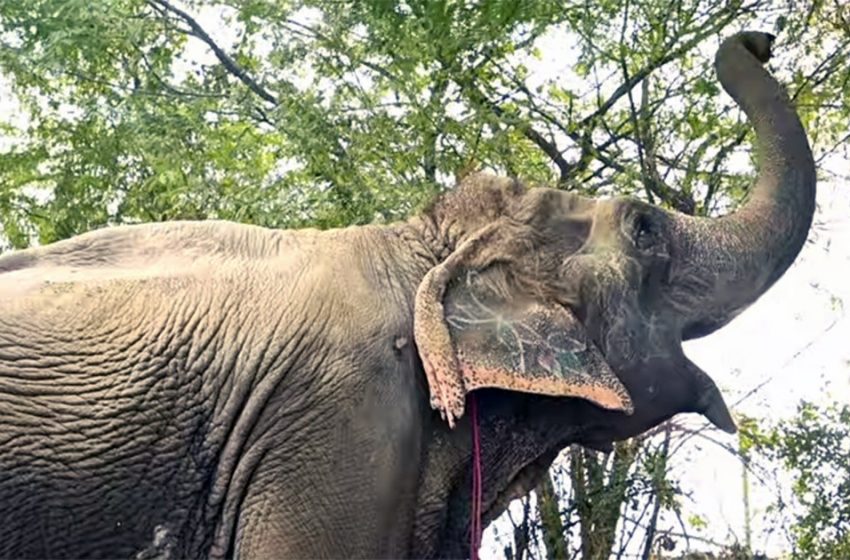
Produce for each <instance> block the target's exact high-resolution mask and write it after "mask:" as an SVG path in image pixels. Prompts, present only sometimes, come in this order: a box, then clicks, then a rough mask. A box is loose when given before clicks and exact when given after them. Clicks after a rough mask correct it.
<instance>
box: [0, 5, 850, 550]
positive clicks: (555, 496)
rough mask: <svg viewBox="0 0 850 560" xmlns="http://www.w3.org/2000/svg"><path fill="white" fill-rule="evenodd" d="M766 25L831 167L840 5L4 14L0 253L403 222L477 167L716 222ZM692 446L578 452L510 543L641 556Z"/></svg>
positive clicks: (847, 36) (660, 543)
mask: <svg viewBox="0 0 850 560" xmlns="http://www.w3.org/2000/svg"><path fill="white" fill-rule="evenodd" d="M765 25H768V27H771V28H773V29H775V30H777V31H778V32H779V35H780V41H781V44H782V45H781V48H780V49H778V51H779V53H778V54H779V57H778V59H777V60H776V61H775V62H774V63H772V65H773V68H774V70H775V72H776V73H778V74H779V76H780V77H781V78H782V79H783V81H784V82H786V83H787V84H788V91H789V94H790V95H791V96H792V98H793V99H794V100H795V101H796V103H797V106H798V109H799V111H800V113H801V115H802V118H803V121H804V124H805V125H806V126H807V128H808V129H809V131H810V133H811V136H812V142H813V147H814V149H815V153H816V157H817V158H818V160H819V161H820V160H821V159H822V158H824V157H825V156H827V155H828V154H831V153H834V152H835V151H837V150H839V149H841V148H842V146H843V144H844V142H845V141H846V140H847V138H848V136H850V134H848V132H847V130H846V122H847V117H848V107H850V103H848V99H849V98H850V77H848V76H850V75H848V72H847V67H846V60H847V58H848V53H850V15H848V10H847V8H846V7H844V5H843V3H842V2H840V1H838V0H832V1H830V0H826V1H823V2H814V3H811V4H810V5H807V6H806V9H801V7H800V6H799V5H798V4H797V3H795V2H790V3H788V2H779V1H778V0H773V1H767V0H763V1H762V0H752V1H749V2H748V1H744V0H732V1H728V0H709V1H702V0H699V1H698V0H680V1H676V2H673V3H672V4H671V3H670V2H669V0H663V1H662V0H640V1H638V0H605V1H600V2H585V1H578V0H571V1H567V2H561V1H557V2H556V1H554V0H553V1H540V0H480V1H475V2H460V1H453V0H407V1H399V2H390V1H387V0H366V1H353V0H289V1H287V2H280V1H278V0H275V1H271V0H222V1H201V0H186V1H181V2H178V1H177V0H101V1H100V2H95V3H92V2H87V1H82V0H19V1H17V2H4V3H0V76H2V80H0V83H2V82H5V83H6V84H7V86H8V91H7V92H6V93H4V96H3V105H4V106H6V107H13V109H12V110H9V111H6V112H0V127H2V134H3V136H4V137H5V139H6V141H5V142H3V143H0V225H2V229H0V249H2V248H4V247H25V246H27V245H30V244H32V243H47V242H51V241H55V240H58V239H62V238H66V237H69V236H71V235H74V234H77V233H81V232H83V231H86V230H90V229H93V228H95V227H100V226H103V225H106V224H116V223H132V222H139V221H150V220H166V219H178V218H191V219H204V218H224V219H232V220H237V221H242V222H250V223H256V224H260V225H266V226H271V227H291V226H303V225H313V226H318V227H334V226H340V225H346V224H359V223H368V222H372V221H389V220H395V219H399V218H402V217H404V216H406V215H408V214H409V213H410V212H412V211H414V210H415V209H416V208H418V207H419V206H420V205H422V204H424V203H425V202H427V201H428V200H429V199H430V198H432V197H433V196H434V194H435V193H437V192H439V191H440V190H442V189H445V188H447V187H449V186H451V184H452V182H453V177H454V176H455V175H458V174H463V173H465V172H467V171H468V170H470V169H474V168H479V167H489V168H492V169H495V170H496V171H499V172H502V173H509V174H514V175H518V176H521V177H523V178H525V179H527V180H530V181H542V182H546V183H549V184H554V185H558V186H560V187H561V188H565V189H576V190H581V191H582V192H585V193H587V194H589V195H611V194H631V195H634V196H638V197H641V198H644V199H646V200H649V201H651V202H654V203H658V204H662V205H664V206H667V207H671V208H676V209H678V210H681V211H684V212H687V213H693V214H704V215H713V214H717V213H721V212H723V211H725V210H727V209H728V208H730V207H734V206H735V205H736V204H737V203H738V202H740V200H741V199H742V198H743V197H744V196H745V194H746V188H747V186H748V185H749V183H750V178H751V175H752V171H751V166H746V165H744V166H741V165H736V164H735V162H736V161H737V162H740V161H741V159H742V158H743V159H746V157H747V156H749V155H750V151H749V145H750V144H749V142H748V138H749V135H750V128H749V126H748V124H747V123H746V121H745V119H744V118H743V117H742V115H741V114H740V113H739V112H738V111H737V110H736V109H733V108H732V107H733V105H732V102H731V100H730V99H728V97H726V96H725V95H724V94H722V93H721V91H720V89H719V87H718V85H717V83H716V80H715V78H714V76H713V70H712V65H711V56H712V54H713V51H714V48H715V47H716V46H717V44H718V40H719V37H721V36H725V35H728V34H730V33H731V32H733V31H734V30H737V29H740V28H743V27H750V26H756V27H761V28H764V27H765ZM553 59H555V60H553ZM561 59H563V60H561ZM542 68H545V69H546V70H541V69H542ZM553 68H558V71H557V72H556V71H554V70H553ZM689 437H693V435H692V434H690V435H689V432H688V430H686V429H685V428H684V427H682V426H679V425H677V424H669V425H667V426H664V427H662V428H660V429H659V431H658V433H657V434H656V435H655V436H654V437H644V438H641V439H638V440H634V441H631V442H625V443H623V444H619V445H617V446H616V447H615V449H614V451H613V454H610V455H605V454H598V453H597V452H591V451H587V450H581V449H573V450H571V451H570V453H569V454H568V455H569V458H568V462H569V463H568V464H569V467H563V466H562V470H561V471H558V470H556V471H553V474H554V476H553V478H552V479H547V481H544V485H543V486H541V488H539V496H540V498H541V499H540V500H537V501H536V502H535V504H536V506H535V507H534V508H532V507H530V505H529V504H530V502H528V503H527V504H526V506H527V507H525V511H526V515H525V519H526V522H525V525H524V527H525V529H521V527H523V525H522V524H520V526H519V527H520V528H518V532H517V533H516V534H515V535H514V536H515V537H516V538H515V541H516V542H521V541H523V539H525V542H526V544H527V543H529V542H531V541H535V539H536V536H535V534H533V533H534V531H533V530H532V529H534V527H535V526H538V527H541V530H542V531H543V532H544V533H545V534H546V543H545V544H544V545H543V546H542V547H538V552H539V551H540V550H549V553H550V554H554V555H560V554H561V553H562V552H563V553H564V554H571V553H572V552H569V551H570V550H573V549H574V548H576V547H573V548H570V547H572V546H573V545H572V544H571V543H574V542H578V543H579V546H578V547H577V550H581V551H583V553H584V554H585V556H586V557H599V558H601V557H605V554H606V549H608V551H607V552H608V553H609V554H610V553H611V551H614V552H615V553H617V551H618V550H619V551H620V552H619V553H620V554H622V553H623V550H624V548H623V546H624V545H623V542H625V541H624V539H626V537H627V536H628V535H629V532H631V535H632V537H628V539H626V541H629V542H631V540H632V539H639V538H643V539H644V541H643V543H642V544H641V545H639V546H638V548H639V549H640V551H641V552H640V554H641V555H642V556H643V557H644V558H648V557H650V556H651V555H652V554H655V553H656V552H657V551H658V550H659V547H660V548H661V549H663V548H664V546H666V544H665V543H668V542H670V539H674V535H673V533H674V531H673V530H672V529H669V530H668V528H664V527H661V525H660V521H659V514H660V513H663V512H665V511H671V512H673V513H674V514H676V513H677V507H678V506H677V504H678V500H679V499H680V497H681V495H682V491H681V490H679V489H677V487H676V485H675V483H674V482H673V480H672V478H671V475H670V466H669V465H670V459H671V457H673V456H674V454H675V452H676V450H677V449H679V448H680V446H679V445H678V444H677V438H689ZM566 481H569V484H566ZM636 511H637V512H640V515H632V514H631V513H630V512H632V513H633V512H636ZM630 515H631V521H630V520H629V519H630ZM534 516H537V517H538V518H539V519H542V520H543V521H545V523H543V525H542V526H540V525H539V524H537V525H535V524H534V523H531V522H530V521H529V520H530V519H531V517H534ZM624 527H631V528H630V529H627V530H625V532H624ZM682 527H684V524H682ZM638 528H639V530H638ZM573 531H575V532H574V533H573ZM679 532H680V533H682V532H685V531H684V529H682V530H681V531H679ZM523 535H525V536H523ZM565 535H574V537H573V538H574V540H573V541H569V542H568V541H567V540H565ZM636 535H641V536H636ZM559 536H560V539H561V540H558V537H559ZM665 539H666V540H665Z"/></svg>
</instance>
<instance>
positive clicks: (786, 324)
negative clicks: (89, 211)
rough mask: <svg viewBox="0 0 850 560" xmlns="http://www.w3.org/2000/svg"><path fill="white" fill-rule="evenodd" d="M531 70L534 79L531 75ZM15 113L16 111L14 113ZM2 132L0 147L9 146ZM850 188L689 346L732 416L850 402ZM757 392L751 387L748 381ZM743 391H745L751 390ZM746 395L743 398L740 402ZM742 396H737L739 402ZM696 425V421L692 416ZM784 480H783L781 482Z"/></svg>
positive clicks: (685, 469) (733, 481) (722, 504)
mask: <svg viewBox="0 0 850 560" xmlns="http://www.w3.org/2000/svg"><path fill="white" fill-rule="evenodd" d="M203 16H204V17H202V18H199V19H200V20H201V23H202V25H205V26H206V28H207V30H208V31H209V32H210V34H211V35H212V36H213V37H215V38H217V39H219V40H220V41H221V43H222V44H228V43H229V42H230V41H229V40H232V38H233V37H234V36H235V35H234V33H233V29H232V28H229V29H228V28H227V26H223V25H221V20H220V19H218V18H216V17H215V14H214V13H209V12H207V13H204V14H203ZM190 45H191V48H192V50H193V51H195V52H196V53H197V55H198V58H202V59H204V61H205V62H210V61H211V60H212V58H211V56H209V55H208V54H207V55H205V54H204V53H203V47H202V45H199V44H191V43H190ZM568 45H569V42H568V41H566V40H565V37H564V36H563V35H560V36H558V35H557V34H555V35H551V36H547V37H546V38H544V40H543V41H541V42H540V44H539V47H540V49H541V51H542V58H541V60H539V61H528V62H527V64H528V65H529V67H530V70H531V79H532V80H534V79H540V80H544V79H546V78H548V77H551V76H561V77H568V78H569V80H570V81H571V82H573V81H575V80H578V78H577V77H576V76H575V75H573V74H572V73H571V72H569V69H570V67H571V64H572V61H573V57H571V56H569V55H570V54H574V53H571V52H570V50H569V47H568ZM535 76H537V78H535ZM16 113H18V112H17V110H16V108H15V103H14V100H13V98H12V95H11V92H10V90H9V89H8V84H7V83H5V81H4V80H3V78H2V76H0V121H8V119H9V118H11V116H12V115H15V114H16ZM18 115H20V113H18ZM11 142H12V141H11V140H10V139H9V138H3V137H2V136H0V150H5V149H7V147H8V146H9V145H10V144H11ZM848 164H850V162H848V161H847V160H846V159H843V158H841V157H833V158H832V159H830V160H828V161H827V162H826V164H825V166H824V168H825V169H832V170H833V171H834V172H835V173H836V174H838V175H839V176H844V175H846V174H847V173H848V170H850V165H848ZM848 208H850V194H848V190H847V189H846V188H845V187H844V186H843V185H838V184H833V183H824V182H821V183H820V184H819V191H818V212H817V216H816V218H815V222H816V227H815V229H814V231H813V234H812V235H810V243H809V244H807V245H806V247H805V249H804V251H803V254H802V255H801V256H800V257H799V258H798V259H797V261H796V262H795V264H794V265H793V267H792V268H791V269H790V270H789V272H788V273H786V274H785V276H784V277H782V279H780V280H779V282H778V283H777V284H776V285H775V286H774V287H773V288H772V289H771V290H770V291H769V292H768V293H767V294H766V295H765V296H764V297H763V298H762V299H760V300H759V301H758V302H757V303H756V304H755V305H753V306H752V307H751V308H750V309H749V310H747V311H746V312H745V313H743V314H742V315H741V316H739V317H738V318H737V319H735V320H734V321H733V322H732V323H731V324H730V325H728V326H726V327H725V328H723V329H721V330H720V331H718V332H717V333H715V334H712V335H711V336H708V337H706V338H704V339H701V340H698V341H693V342H690V343H687V344H686V348H685V349H686V352H687V354H688V355H689V357H690V358H691V359H692V360H693V361H694V362H696V363H697V364H698V365H700V366H701V367H702V368H703V369H704V370H706V371H707V372H709V373H710V374H711V375H712V376H713V378H714V379H715V380H716V381H717V383H718V384H719V385H720V387H721V388H722V389H723V391H724V395H725V396H726V400H727V402H728V403H729V404H730V406H731V408H732V411H733V414H734V413H745V414H748V415H751V416H755V417H768V418H770V419H772V420H777V419H779V418H782V417H787V416H790V415H791V414H793V412H794V410H795V407H796V405H797V403H798V402H799V400H800V399H808V400H811V401H814V402H826V401H830V400H834V399H838V400H841V401H843V402H850V322H848V321H847V318H846V315H845V311H844V309H843V306H842V305H841V302H846V303H847V304H848V305H850V282H848V280H847V279H848V278H850V214H848V212H847V209H848ZM757 387H758V390H757V391H755V392H754V393H752V394H749V393H750V392H751V391H752V390H753V389H755V388H757ZM747 395H749V396H747ZM741 399H743V400H741ZM739 400H741V402H740V403H738V401H739ZM694 425H695V426H700V425H702V422H701V421H700V420H698V418H697V417H695V416H694ZM711 437H712V438H714V439H716V440H718V441H721V442H724V443H727V444H729V445H731V446H733V447H736V446H737V436H729V435H726V434H722V433H719V432H717V431H716V430H715V431H713V432H712V433H711ZM690 446H691V448H690V449H687V450H685V453H683V454H682V456H681V457H682V458H683V461H684V462H683V463H680V464H678V466H677V467H676V468H675V470H674V475H675V476H677V477H678V478H679V480H680V481H681V485H682V487H683V489H684V490H685V491H686V492H692V499H691V500H689V501H687V502H686V503H685V512H684V513H685V515H684V517H685V518H687V516H688V514H689V513H698V514H700V515H701V516H702V517H703V518H705V519H706V520H708V521H709V523H710V529H709V530H707V531H706V532H704V533H703V536H706V537H709V538H715V539H717V540H721V541H729V540H731V538H730V537H737V538H738V539H739V540H743V535H742V534H741V531H742V528H743V526H744V523H743V508H742V501H743V496H742V484H741V467H740V464H739V463H738V461H737V460H736V459H734V458H733V457H731V456H730V455H729V454H728V453H727V452H726V451H723V450H722V449H720V448H719V447H718V446H716V445H711V444H707V443H706V441H704V440H700V439H695V440H694V441H693V443H692V444H690ZM786 482H787V481H786ZM751 492H752V493H751V503H752V505H753V512H754V515H753V535H754V538H753V544H754V546H755V548H756V549H757V550H759V549H761V550H765V548H766V549H767V551H768V552H773V553H776V552H779V551H781V550H783V549H784V550H787V543H786V542H785V541H784V540H783V537H782V536H781V535H773V536H771V537H769V538H768V537H766V536H765V535H764V534H763V533H762V529H763V528H764V527H763V525H762V524H761V523H760V520H761V519H762V517H763V515H762V513H763V511H764V508H765V507H766V506H767V505H768V504H769V503H770V500H771V490H770V489H767V488H763V487H761V486H760V485H759V484H758V482H757V481H753V484H752V490H751ZM482 556H484V557H488V556H493V557H496V558H501V557H502V555H501V549H500V547H497V546H496V543H495V541H494V530H493V528H491V529H490V530H489V531H487V533H486V534H485V539H484V543H483V547H482Z"/></svg>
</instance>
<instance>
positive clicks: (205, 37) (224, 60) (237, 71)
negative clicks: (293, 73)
mask: <svg viewBox="0 0 850 560" xmlns="http://www.w3.org/2000/svg"><path fill="white" fill-rule="evenodd" d="M147 3H148V5H149V6H151V7H152V8H154V9H159V10H165V11H167V12H170V13H172V14H174V15H176V16H177V17H179V18H180V19H182V20H183V21H184V22H186V25H188V26H189V29H191V34H192V35H193V36H195V37H197V38H198V39H200V40H201V41H203V42H204V43H205V44H206V45H207V46H208V47H209V48H210V50H211V51H212V52H213V54H215V56H216V58H217V59H218V61H219V62H220V63H221V65H222V66H224V68H225V69H226V70H227V71H228V72H230V74H232V75H233V76H235V77H236V78H237V79H239V81H240V82H242V83H243V84H245V85H246V86H248V89H250V90H251V91H253V92H254V93H255V94H257V95H258V96H259V97H261V98H262V99H263V100H265V101H267V102H269V103H271V104H273V105H277V103H278V100H277V98H276V97H275V96H274V95H272V94H271V93H270V92H269V91H268V90H267V89H265V88H264V87H263V86H261V85H260V84H259V83H258V82H257V81H256V80H254V79H253V78H251V77H250V76H249V75H248V73H247V72H246V71H245V69H244V68H242V67H241V66H239V64H237V63H236V61H235V60H233V59H232V58H231V57H230V56H229V55H228V54H227V53H226V52H224V50H223V49H222V48H221V47H220V46H218V44H217V43H216V42H215V41H213V39H212V37H210V36H209V34H207V32H206V31H204V28H203V27H201V25H200V24H199V23H198V22H197V20H195V18H193V17H192V16H190V15H189V14H187V13H186V12H184V11H183V10H181V9H180V8H178V7H176V6H174V5H172V4H170V3H169V2H167V1H166V0H147Z"/></svg>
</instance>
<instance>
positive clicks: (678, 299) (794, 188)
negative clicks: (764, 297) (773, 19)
mask: <svg viewBox="0 0 850 560" xmlns="http://www.w3.org/2000/svg"><path fill="white" fill-rule="evenodd" d="M772 41H773V36H772V35H768V34H765V33H757V32H743V33H738V34H736V35H733V36H732V37H730V38H728V39H726V40H725V41H724V42H723V43H722V44H721V46H720V49H719V50H718V52H717V56H716V58H715V68H716V71H717V75H718V78H719V79H720V82H721V84H722V85H723V88H724V89H725V90H726V91H727V92H728V93H729V95H731V96H732V98H733V99H734V100H735V101H736V103H738V105H739V106H740V107H741V108H742V109H743V111H744V112H745V113H746V114H747V117H748V118H749V120H750V121H751V122H752V123H753V126H754V128H755V130H756V137H757V141H756V145H757V154H758V161H759V174H758V178H757V180H756V182H755V185H754V186H753V188H752V190H751V192H750V194H749V199H748V200H747V202H746V203H745V204H744V205H743V206H742V207H741V208H740V209H739V210H738V211H737V212H735V213H733V214H731V215H728V216H724V217H722V218H715V219H708V218H694V217H690V216H685V215H679V214H676V215H675V216H674V217H673V228H674V236H673V237H674V241H673V247H672V249H673V251H674V252H675V255H674V257H675V258H674V259H673V262H674V263H676V264H675V265H674V268H673V269H671V271H670V283H671V286H672V290H671V298H672V303H673V305H675V306H676V307H677V308H678V309H680V310H681V313H682V316H683V323H682V328H683V331H682V337H683V339H689V338H696V337H700V336H704V335H706V334H709V333H710V332H712V331H714V330H715V329H717V328H719V327H721V326H723V325H724V324H726V323H727V322H728V321H730V320H731V319H732V318H733V317H735V315H737V314H738V313H739V312H740V311H742V310H743V309H744V308H746V307H747V306H748V305H749V304H751V303H752V302H754V301H755V300H756V299H757V298H758V297H759V296H760V295H761V294H762V293H764V291H765V290H767V289H768V288H769V287H770V286H771V285H772V284H773V283H774V282H775V281H776V280H777V279H778V278H779V277H780V276H781V275H782V274H783V273H784V272H785V270H786V269H787V268H788V267H789V266H790V265H791V263H792V262H793V261H794V259H795V258H796V256H797V254H798V253H799V252H800V250H801V249H802V247H803V244H804V243H805V240H806V236H807V233H808V230H809V226H810V225H811V222H812V217H813V215H814V209H815V182H816V176H815V165H814V159H813V157H812V152H811V149H810V148H809V143H808V140H807V139H806V133H805V131H804V130H803V126H802V124H801V123H800V120H799V118H798V117H797V114H796V112H795V111H794V108H793V107H792V105H791V102H790V100H789V99H788V97H787V95H786V93H785V92H784V90H783V89H782V87H781V86H780V85H779V83H777V81H776V80H775V79H774V78H773V77H771V76H770V74H768V72H767V71H766V70H765V69H764V67H763V66H762V63H764V62H766V61H767V60H768V58H769V57H770V47H771V43H772Z"/></svg>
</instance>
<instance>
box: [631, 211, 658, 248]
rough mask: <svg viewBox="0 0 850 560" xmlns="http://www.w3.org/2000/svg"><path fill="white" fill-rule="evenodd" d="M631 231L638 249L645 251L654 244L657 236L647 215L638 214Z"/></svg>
mask: <svg viewBox="0 0 850 560" xmlns="http://www.w3.org/2000/svg"><path fill="white" fill-rule="evenodd" d="M633 231H634V238H633V241H634V244H635V247H637V248H638V250H640V251H646V250H649V249H651V248H652V246H653V245H655V244H656V241H657V236H656V232H655V228H654V227H653V225H652V221H651V220H650V219H649V216H646V215H644V214H639V215H638V216H637V218H636V219H635V225H634V230H633Z"/></svg>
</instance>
